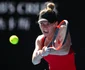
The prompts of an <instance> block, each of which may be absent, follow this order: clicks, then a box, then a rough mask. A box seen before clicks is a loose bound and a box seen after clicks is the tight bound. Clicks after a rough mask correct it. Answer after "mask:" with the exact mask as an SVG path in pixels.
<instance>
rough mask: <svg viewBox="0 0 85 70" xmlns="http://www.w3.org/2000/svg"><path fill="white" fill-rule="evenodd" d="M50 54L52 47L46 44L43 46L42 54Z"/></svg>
mask: <svg viewBox="0 0 85 70" xmlns="http://www.w3.org/2000/svg"><path fill="white" fill-rule="evenodd" d="M49 54H50V49H49V48H47V47H46V46H45V47H43V48H42V56H47V55H49Z"/></svg>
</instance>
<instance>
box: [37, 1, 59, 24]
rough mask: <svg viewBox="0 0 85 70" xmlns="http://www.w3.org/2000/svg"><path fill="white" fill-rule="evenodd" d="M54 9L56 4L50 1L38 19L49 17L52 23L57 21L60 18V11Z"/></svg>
mask: <svg viewBox="0 0 85 70" xmlns="http://www.w3.org/2000/svg"><path fill="white" fill-rule="evenodd" d="M54 9H55V4H54V3H53V2H48V3H47V6H46V8H45V9H43V10H41V11H40V13H39V19H38V20H41V19H47V20H48V22H50V23H53V22H56V21H57V20H58V11H55V10H54Z"/></svg>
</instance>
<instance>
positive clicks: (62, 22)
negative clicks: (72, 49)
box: [47, 20, 68, 50]
mask: <svg viewBox="0 0 85 70" xmlns="http://www.w3.org/2000/svg"><path fill="white" fill-rule="evenodd" d="M61 25H65V26H66V32H65V37H64V40H63V42H61V43H59V44H58V46H57V47H56V46H54V45H55V43H54V41H55V40H56V38H57V37H58V32H59V29H60V27H61ZM67 27H68V21H67V20H62V21H61V22H60V23H59V25H57V28H56V31H55V34H54V37H53V39H52V41H51V42H50V43H49V45H48V46H47V47H50V46H52V45H53V46H54V47H55V48H56V50H59V49H60V48H61V47H62V45H63V44H64V42H65V40H66V37H67V35H66V34H67ZM57 41H58V40H57ZM58 42H59V41H58Z"/></svg>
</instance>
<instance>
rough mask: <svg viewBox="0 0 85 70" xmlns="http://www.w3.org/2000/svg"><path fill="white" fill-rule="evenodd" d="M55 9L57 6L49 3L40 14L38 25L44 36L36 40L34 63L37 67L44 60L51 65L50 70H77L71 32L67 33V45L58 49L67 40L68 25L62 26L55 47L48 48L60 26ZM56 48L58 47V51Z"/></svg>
mask: <svg viewBox="0 0 85 70" xmlns="http://www.w3.org/2000/svg"><path fill="white" fill-rule="evenodd" d="M54 8H55V4H54V3H52V2H49V3H48V4H47V6H46V8H45V9H43V10H41V11H40V13H39V20H38V23H39V27H40V29H41V31H42V35H39V36H38V37H37V38H36V42H35V49H34V52H33V55H32V63H33V64H34V65H37V64H39V63H40V61H41V59H42V58H44V59H45V60H46V61H47V62H48V64H49V70H76V67H75V57H74V51H73V50H72V48H71V37H70V33H69V32H68V33H67V37H66V41H65V43H64V44H63V45H62V46H61V47H58V46H59V44H60V43H62V42H63V40H64V38H65V32H66V27H67V26H66V25H61V26H60V28H59V32H58V35H57V37H56V40H55V41H54V45H51V46H50V47H49V48H47V46H48V44H49V43H50V42H51V41H52V38H53V36H54V33H55V30H56V28H57V27H56V26H57V25H58V24H59V22H58V12H56V11H55V10H54ZM55 47H58V49H56V48H55Z"/></svg>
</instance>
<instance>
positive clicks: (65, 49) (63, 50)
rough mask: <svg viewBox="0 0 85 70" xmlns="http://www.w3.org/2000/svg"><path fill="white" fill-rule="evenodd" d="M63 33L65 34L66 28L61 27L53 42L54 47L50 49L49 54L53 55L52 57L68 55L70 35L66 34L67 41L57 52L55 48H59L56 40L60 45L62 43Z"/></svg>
mask: <svg viewBox="0 0 85 70" xmlns="http://www.w3.org/2000/svg"><path fill="white" fill-rule="evenodd" d="M65 32H66V26H62V27H61V28H60V30H59V33H58V36H57V38H56V40H55V45H54V46H53V47H51V48H52V49H51V52H50V54H54V55H67V54H68V53H69V49H70V45H71V37H70V33H69V32H68V34H67V39H66V42H65V43H64V45H63V46H61V48H59V49H58V50H56V48H55V47H58V46H60V43H59V42H58V40H59V41H60V42H61V43H62V42H63V41H64V38H65Z"/></svg>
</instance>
